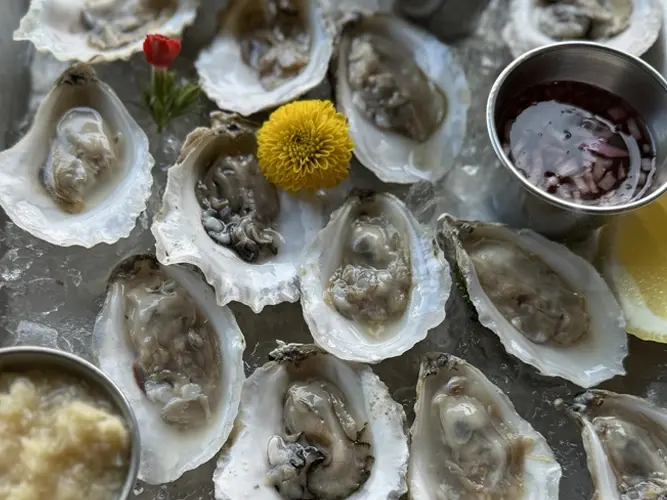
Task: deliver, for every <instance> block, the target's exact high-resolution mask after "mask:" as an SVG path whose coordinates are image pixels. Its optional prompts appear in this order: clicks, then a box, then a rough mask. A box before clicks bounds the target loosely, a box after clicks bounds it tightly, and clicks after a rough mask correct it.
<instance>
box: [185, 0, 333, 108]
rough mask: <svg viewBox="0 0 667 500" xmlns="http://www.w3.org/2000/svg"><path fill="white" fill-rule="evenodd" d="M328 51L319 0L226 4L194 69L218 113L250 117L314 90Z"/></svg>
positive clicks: (324, 69)
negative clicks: (229, 112) (212, 35)
mask: <svg viewBox="0 0 667 500" xmlns="http://www.w3.org/2000/svg"><path fill="white" fill-rule="evenodd" d="M332 52H333V37H332V34H331V33H330V32H329V31H328V30H327V28H326V26H325V22H324V18H323V16H322V12H321V9H320V5H319V2H318V0H230V2H229V4H228V6H227V8H226V9H225V10H224V11H223V12H222V16H221V25H220V32H219V33H218V35H217V36H216V37H215V39H214V40H213V42H212V44H211V45H210V46H209V47H208V48H207V49H205V50H203V51H202V52H201V54H200V55H199V58H198V59H197V61H196V62H195V66H196V68H197V72H198V73H199V77H200V82H201V86H202V89H203V90H204V92H206V94H207V95H208V96H209V97H210V98H211V99H212V100H213V101H215V102H216V104H217V105H218V106H219V107H220V108H221V109H226V110H230V111H234V112H236V113H240V114H242V115H250V114H252V113H256V112H258V111H261V110H264V109H268V108H273V107H276V106H279V105H281V104H284V103H286V102H289V101H292V100H294V99H296V98H297V97H299V96H301V95H302V94H305V93H306V92H308V91H309V90H310V89H312V88H313V87H315V86H317V85H318V84H319V83H320V82H321V81H322V80H323V79H324V77H325V76H326V72H327V68H328V67H329V60H330V59H331V54H332ZM221 61H222V62H223V64H221Z"/></svg>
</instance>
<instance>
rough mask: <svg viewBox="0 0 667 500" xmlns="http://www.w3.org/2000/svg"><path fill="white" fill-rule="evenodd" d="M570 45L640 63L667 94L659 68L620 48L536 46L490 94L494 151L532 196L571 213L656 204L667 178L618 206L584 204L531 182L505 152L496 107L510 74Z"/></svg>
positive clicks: (619, 210)
mask: <svg viewBox="0 0 667 500" xmlns="http://www.w3.org/2000/svg"><path fill="white" fill-rule="evenodd" d="M569 47H584V48H588V49H591V50H598V51H604V52H608V53H611V54H613V55H614V56H616V57H621V58H625V59H628V60H630V61H632V62H633V63H635V64H636V65H637V66H639V67H640V68H641V69H642V70H643V71H645V72H646V73H647V74H648V75H649V76H651V77H653V78H654V79H655V80H656V81H657V82H658V83H659V84H660V85H661V86H662V88H663V89H664V91H665V93H666V94H667V81H666V80H665V78H664V77H663V76H662V75H661V74H660V73H659V72H658V71H657V70H656V69H655V68H653V67H652V66H651V65H650V64H648V63H647V62H645V61H643V60H642V59H640V58H639V57H636V56H634V55H632V54H629V53H627V52H624V51H622V50H618V49H615V48H612V47H609V46H608V45H604V44H601V43H597V42H589V41H567V42H557V43H552V44H549V45H543V46H541V47H537V48H535V49H532V50H530V51H528V52H526V53H524V54H522V55H520V56H519V57H517V58H516V59H514V60H513V61H512V62H511V63H510V64H508V65H507V66H506V67H505V69H504V70H503V71H502V72H501V73H500V75H498V78H496V81H495V82H494V83H493V85H492V87H491V90H490V92H489V97H488V99H487V101H486V128H487V132H488V134H489V139H490V140H491V145H492V146H493V150H494V151H495V153H496V155H497V156H498V158H500V161H501V163H502V164H503V166H504V167H505V168H506V169H507V170H508V171H509V172H510V173H511V174H512V175H513V176H514V177H515V178H517V179H518V180H519V181H520V182H521V185H522V187H523V188H524V189H526V190H527V191H528V192H529V193H531V194H532V195H534V196H537V197H538V198H540V199H542V200H544V201H546V202H548V203H549V204H551V205H554V206H556V207H558V208H561V209H564V210H567V211H569V212H578V213H582V214H590V215H600V216H605V215H618V214H622V213H626V212H630V211H632V210H636V209H638V208H641V207H643V206H646V205H648V204H649V203H652V202H653V201H655V200H656V199H658V198H659V197H660V196H662V195H663V194H665V192H667V181H664V182H663V184H662V185H661V186H659V187H658V188H657V189H656V190H655V191H653V192H652V193H650V194H648V195H646V196H643V197H641V198H639V199H636V200H632V201H630V202H627V203H623V204H618V205H599V206H598V205H584V204H579V203H573V202H570V201H567V200H564V199H562V198H559V197H558V196H555V195H553V194H550V193H547V192H546V191H544V190H542V189H540V188H539V187H538V186H536V185H534V184H533V183H531V182H530V180H528V179H527V178H526V177H525V176H524V175H522V174H521V172H519V171H518V169H517V168H516V167H515V166H514V163H513V162H512V161H511V160H510V159H509V157H508V156H507V155H506V154H505V151H504V150H503V146H502V143H501V140H500V138H499V135H498V131H497V128H496V123H495V107H496V102H497V98H498V94H499V92H500V89H501V88H502V86H503V84H504V83H505V81H506V80H507V78H508V76H509V75H510V74H511V73H512V72H513V71H515V70H516V68H518V67H519V66H521V65H522V64H523V63H525V62H526V61H528V60H529V59H532V58H533V57H535V56H537V55H540V54H542V53H544V52H549V51H553V50H559V49H561V48H569Z"/></svg>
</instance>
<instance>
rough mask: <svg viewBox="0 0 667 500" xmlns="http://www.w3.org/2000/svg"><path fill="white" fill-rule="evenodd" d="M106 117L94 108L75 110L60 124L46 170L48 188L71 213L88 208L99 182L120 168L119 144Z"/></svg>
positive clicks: (46, 185) (68, 113)
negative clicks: (117, 144) (90, 196)
mask: <svg viewBox="0 0 667 500" xmlns="http://www.w3.org/2000/svg"><path fill="white" fill-rule="evenodd" d="M119 140H120V136H116V137H112V134H111V131H110V130H109V128H108V126H107V125H106V123H105V122H104V119H103V118H102V116H101V115H100V114H99V113H98V112H97V111H95V110H94V109H92V108H88V107H78V108H72V109H70V110H69V111H67V112H66V113H65V115H64V116H63V117H62V118H61V119H60V121H59V122H58V125H56V137H55V139H54V140H53V142H52V143H51V150H50V152H49V158H48V160H47V162H46V164H45V165H44V168H43V169H42V181H43V182H44V187H45V188H46V190H47V191H48V192H49V194H50V195H51V196H52V197H53V199H54V200H55V201H56V202H58V203H61V204H62V205H63V208H65V209H66V210H68V211H70V212H74V213H77V212H81V211H82V210H83V209H84V202H85V197H86V195H87V194H89V193H90V192H91V191H92V189H93V188H94V186H95V185H96V184H97V182H98V179H99V178H100V177H103V176H104V175H109V174H112V173H113V170H114V169H115V168H116V167H117V164H118V160H117V153H116V151H115V144H116V142H118V141H119Z"/></svg>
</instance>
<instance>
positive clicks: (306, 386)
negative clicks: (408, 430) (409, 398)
mask: <svg viewBox="0 0 667 500" xmlns="http://www.w3.org/2000/svg"><path fill="white" fill-rule="evenodd" d="M269 359H270V360H271V361H270V362H269V363H267V364H266V365H264V366H263V367H261V368H258V369H257V370H256V371H255V372H254V373H253V374H252V375H251V376H250V377H249V378H248V379H247V381H246V383H245V385H244V389H243V398H242V402H241V409H240V412H239V416H238V418H237V423H236V431H235V433H234V434H233V436H232V438H231V440H230V442H229V444H228V445H227V446H225V448H224V450H223V452H222V454H221V455H220V458H219V460H218V467H217V469H216V471H215V474H214V476H213V482H214V484H215V497H216V499H217V500H231V499H235V498H246V497H247V498H250V497H252V498H253V499H257V500H262V499H275V498H285V499H293V500H314V499H318V500H334V499H343V498H355V499H357V500H364V499H369V500H370V499H371V498H372V499H377V500H379V499H390V498H398V497H399V496H400V495H401V494H403V493H405V491H406V485H405V471H406V467H407V458H408V450H407V437H406V435H405V431H404V429H403V425H404V423H405V413H404V411H403V409H402V407H401V406H400V405H398V404H397V403H396V402H394V401H393V400H392V399H391V397H390V395H389V392H388V391H387V387H386V386H385V385H384V384H383V383H382V382H381V381H380V380H379V379H378V377H377V376H376V375H375V374H374V373H373V372H372V371H371V369H370V368H368V367H365V366H363V365H349V364H347V363H345V362H344V361H341V360H339V359H337V358H335V357H333V356H331V355H329V354H327V353H326V352H324V351H323V350H321V349H320V348H318V347H316V346H314V345H301V344H289V345H285V344H282V343H279V346H278V349H276V350H275V351H273V352H272V353H271V354H270V355H269Z"/></svg>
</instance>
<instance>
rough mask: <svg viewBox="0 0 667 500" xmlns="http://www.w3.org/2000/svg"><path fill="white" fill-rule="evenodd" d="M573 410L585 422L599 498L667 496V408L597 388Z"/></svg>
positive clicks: (577, 401)
mask: <svg viewBox="0 0 667 500" xmlns="http://www.w3.org/2000/svg"><path fill="white" fill-rule="evenodd" d="M568 413H569V414H570V415H571V416H573V417H574V418H575V419H576V420H577V421H578V422H579V424H581V426H582V431H581V437H582V439H583V441H584V448H585V449H586V455H587V456H588V470H589V471H590V473H591V476H592V477H593V483H594V484H595V492H596V494H595V495H594V498H599V499H600V500H602V499H605V500H633V499H655V500H659V499H661V498H667V457H666V456H665V450H667V412H666V411H665V410H664V409H663V408H658V407H657V406H654V405H652V404H650V403H648V402H646V401H645V400H643V399H641V398H638V397H635V396H629V395H625V394H614V393H613V392H608V391H601V390H592V391H586V392H584V393H583V394H580V395H579V396H577V397H576V398H575V400H574V403H573V404H572V405H571V406H570V407H569V408H568Z"/></svg>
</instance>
